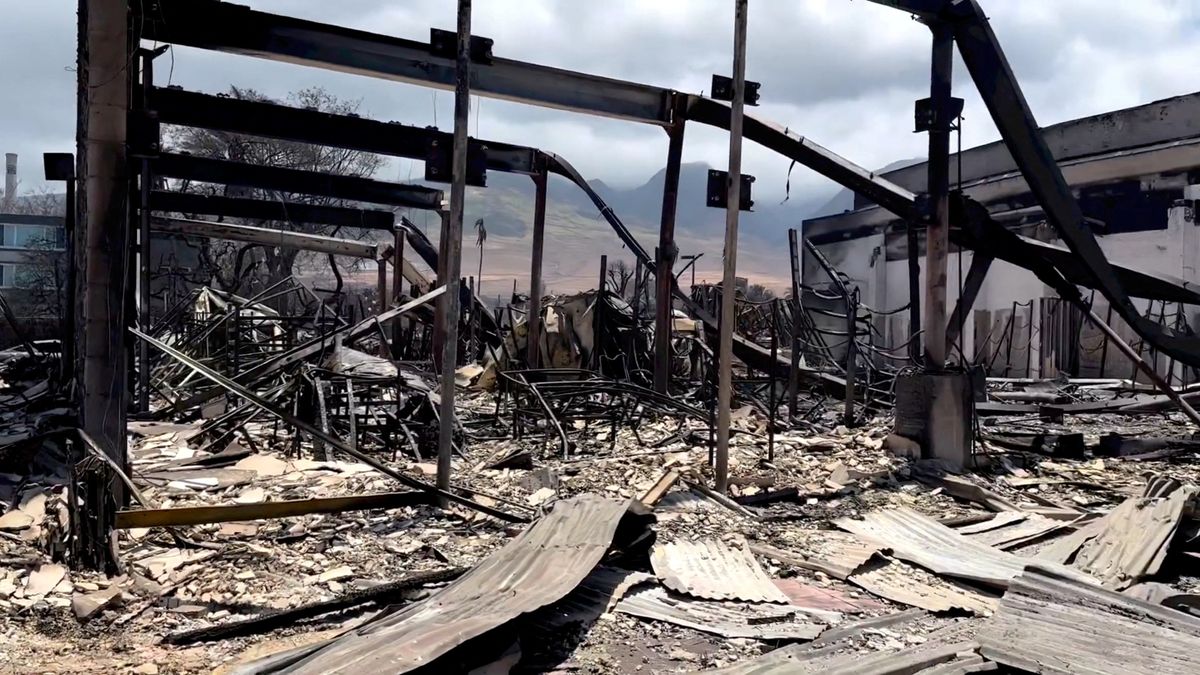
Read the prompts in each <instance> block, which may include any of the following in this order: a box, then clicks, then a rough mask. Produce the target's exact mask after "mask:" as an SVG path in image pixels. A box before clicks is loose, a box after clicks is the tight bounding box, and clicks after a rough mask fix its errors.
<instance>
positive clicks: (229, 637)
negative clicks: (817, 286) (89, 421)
mask: <svg viewBox="0 0 1200 675" xmlns="http://www.w3.org/2000/svg"><path fill="white" fill-rule="evenodd" d="M489 405H492V396H491V395H489V394H473V395H470V396H469V397H468V400H467V401H465V402H464V406H463V410H464V412H463V423H464V426H468V427H469V426H471V422H472V418H473V417H475V416H478V417H483V416H484V415H485V414H486V411H487V409H488V407H489ZM473 411H474V412H473ZM831 414H832V415H836V413H831ZM881 422H884V421H881ZM689 424H694V425H696V427H697V428H696V432H697V433H695V434H692V433H689V430H688V429H686V428H685V429H684V432H683V433H675V435H674V436H673V437H672V435H671V434H670V433H668V431H670V430H675V429H677V428H678V421H677V420H674V419H670V418H665V419H655V418H650V417H648V418H647V419H645V420H644V421H643V424H642V426H643V428H642V429H641V431H640V434H637V435H650V434H652V433H656V434H657V435H658V436H661V437H664V438H669V439H671V440H670V441H669V442H666V443H663V444H662V445H661V446H660V447H656V448H648V447H645V446H644V445H643V444H641V443H639V441H638V439H637V435H635V433H634V430H633V429H631V428H628V427H621V428H619V429H618V430H617V431H616V437H615V438H614V439H612V441H611V447H612V448H613V449H612V450H611V451H605V452H596V453H592V454H584V455H580V454H575V455H572V456H570V457H568V458H563V457H562V456H561V454H560V453H559V452H557V447H555V446H553V445H548V444H546V443H545V442H544V439H542V438H541V437H539V436H525V437H523V438H519V439H512V438H496V439H492V440H473V441H471V442H469V443H467V444H465V447H464V452H463V454H462V456H460V457H458V458H456V459H455V462H454V475H455V477H456V481H457V482H458V484H459V485H460V487H462V488H463V489H465V490H470V491H474V492H476V493H479V494H488V495H491V497H476V499H477V500H478V501H479V503H481V504H485V505H487V504H491V505H493V506H497V507H498V506H504V507H505V508H509V509H512V510H513V511H514V512H515V511H517V510H518V505H519V506H521V507H524V508H523V509H522V510H520V512H519V513H520V515H522V516H533V517H532V520H533V522H532V523H531V524H529V525H525V524H520V523H513V522H505V521H504V520H501V519H498V518H495V517H491V516H489V515H486V514H484V513H482V512H480V511H478V510H475V509H473V508H470V507H469V506H464V505H460V504H450V505H449V506H447V507H446V508H441V507H439V506H438V505H436V504H435V503H434V500H431V499H426V498H424V497H425V495H424V494H421V493H418V494H421V497H422V499H416V498H414V497H412V496H411V495H412V494H413V493H403V492H402V493H396V492H389V490H394V489H395V482H396V481H395V479H394V478H393V477H392V476H389V475H387V474H386V473H384V472H381V471H379V470H378V469H377V468H375V467H372V466H370V465H368V464H365V463H361V462H357V461H347V459H349V458H346V459H340V458H338V459H334V458H331V459H312V458H310V457H311V453H308V452H305V453H301V454H300V455H297V454H296V453H295V452H293V448H294V445H295V442H294V441H295V439H294V434H293V432H292V431H290V430H289V429H287V428H280V429H276V428H275V425H274V422H272V421H269V420H250V421H248V422H246V423H245V424H244V425H243V426H242V427H241V431H239V432H238V434H236V435H235V436H234V437H233V438H232V440H230V441H229V443H228V445H226V446H225V447H223V448H221V449H220V450H216V451H213V450H212V449H209V450H206V451H203V452H199V451H198V446H203V445H206V444H205V443H203V442H200V443H198V442H197V438H198V435H199V432H200V430H202V429H203V427H204V425H205V422H204V421H195V422H189V423H162V422H132V423H131V424H130V434H131V438H132V439H133V449H132V451H131V454H132V466H133V472H132V475H131V477H130V478H131V480H132V482H133V483H134V484H135V485H136V487H137V489H138V491H139V498H138V499H139V500H144V503H143V504H142V506H143V507H144V508H141V509H136V510H132V511H131V513H130V514H127V517H129V518H134V519H136V518H143V519H145V518H150V519H152V520H151V521H145V522H155V523H159V524H156V525H154V526H141V525H143V524H144V523H139V522H137V521H136V520H130V521H128V522H121V523H120V524H119V525H120V527H121V529H120V530H119V536H118V538H117V542H116V545H117V546H118V548H119V556H118V558H119V559H120V560H121V561H122V564H123V565H124V569H123V570H122V572H123V573H122V574H120V575H117V576H111V577H105V576H103V575H100V574H98V573H94V572H86V571H82V570H73V569H69V566H68V564H65V563H63V562H56V561H55V560H54V559H53V557H52V551H53V547H50V548H47V542H48V536H49V535H50V534H53V536H61V533H62V532H63V531H64V525H65V522H64V521H63V514H64V513H65V509H63V508H62V507H61V505H62V501H63V497H62V495H63V492H62V490H63V488H62V483H63V481H64V477H63V476H61V475H57V476H56V475H53V474H38V473H37V472H32V473H30V474H28V475H25V476H23V477H22V478H21V480H20V481H19V483H17V484H14V485H12V486H10V493H9V496H8V499H7V500H6V501H7V503H8V504H9V505H10V508H9V509H8V510H7V511H6V512H5V513H4V514H3V516H0V530H2V531H0V535H2V536H3V538H2V539H0V545H2V546H3V549H2V552H0V556H2V557H3V561H4V571H3V577H0V609H2V610H3V613H4V614H3V625H4V627H5V628H4V629H5V632H6V636H7V640H6V644H7V646H6V652H5V656H6V658H8V659H9V660H10V661H12V662H14V663H15V662H18V661H21V662H27V663H39V664H40V665H39V669H41V670H44V671H50V672H53V671H55V670H58V671H68V670H69V671H71V672H80V671H87V670H88V669H89V668H91V670H94V671H96V672H101V671H103V672H110V671H113V670H121V669H128V670H137V671H138V672H158V671H160V670H161V671H162V672H198V671H208V670H211V669H212V668H214V667H217V666H222V667H225V668H234V667H236V668H237V669H239V672H284V671H287V672H330V671H334V672H364V671H369V670H370V669H372V668H384V664H386V668H385V669H386V670H388V672H408V671H410V670H420V669H426V670H429V671H430V672H435V671H436V672H467V671H470V670H472V669H474V668H480V667H487V668H490V669H491V670H487V671H486V672H554V671H559V672H568V671H579V670H582V671H585V672H613V673H617V672H622V673H624V672H637V671H644V672H693V671H710V672H729V673H738V672H756V673H758V672H781V673H783V672H787V673H795V672H847V673H849V672H881V673H884V672H886V673H893V672H894V673H900V672H905V673H911V672H930V673H941V672H974V671H977V670H984V669H988V668H993V667H995V666H994V664H1001V665H1002V666H1004V667H1005V668H1010V669H1016V670H1027V671H1031V672H1116V671H1113V670H1112V663H1113V662H1114V659H1117V658H1118V656H1117V655H1119V654H1126V653H1128V654H1138V655H1139V656H1138V658H1137V659H1135V660H1134V661H1131V662H1129V663H1123V665H1122V670H1121V672H1151V670H1153V671H1154V672H1156V673H1172V672H1180V673H1182V672H1195V669H1196V668H1197V666H1198V665H1200V664H1198V663H1197V657H1196V656H1195V654H1197V653H1200V652H1197V651H1196V650H1194V649H1189V647H1193V646H1195V643H1196V641H1197V640H1198V639H1200V632H1198V631H1197V627H1198V626H1200V619H1198V618H1196V617H1194V616H1191V614H1192V613H1196V612H1200V603H1197V602H1196V601H1195V596H1194V595H1193V594H1194V593H1195V591H1196V589H1197V587H1198V586H1200V579H1197V578H1196V577H1195V576H1193V575H1194V572H1192V573H1191V574H1189V572H1188V570H1189V569H1192V570H1194V569H1195V559H1196V558H1197V557H1198V556H1200V553H1197V549H1198V548H1200V547H1196V546H1195V545H1194V541H1193V538H1194V536H1195V533H1196V532H1197V531H1198V530H1200V524H1198V523H1197V521H1196V520H1195V513H1196V510H1195V506H1196V494H1197V490H1196V487H1195V485H1196V483H1197V480H1198V479H1200V471H1197V468H1196V465H1194V464H1189V463H1187V462H1183V463H1181V460H1185V459H1187V458H1189V457H1192V456H1194V453H1193V454H1188V453H1186V452H1185V453H1182V454H1179V453H1177V454H1174V455H1173V456H1172V457H1170V458H1168V459H1165V460H1142V461H1138V460H1126V459H1122V458H1110V457H1093V456H1091V454H1092V453H1093V452H1094V451H1096V450H1098V449H1099V438H1098V436H1097V435H1093V434H1088V437H1087V442H1086V443H1085V447H1086V454H1087V455H1088V456H1085V457H1083V458H1069V457H1051V456H1047V455H1045V454H1038V453H1033V452H1025V451H1019V450H1005V449H1001V448H995V447H992V446H990V445H987V444H985V445H984V446H983V447H984V449H985V450H986V449H991V450H994V452H990V453H989V454H985V455H980V456H979V459H980V464H981V468H980V469H978V470H976V471H975V472H973V473H967V474H961V473H960V474H956V473H953V472H950V471H947V469H948V468H949V467H944V466H940V465H938V464H937V463H934V462H930V461H927V460H926V461H922V460H912V459H909V458H906V457H901V456H897V455H896V454H893V453H892V452H889V451H888V449H887V447H885V446H887V445H888V444H889V443H890V441H889V440H888V431H887V426H886V425H885V424H882V423H881V424H880V425H879V426H876V427H867V428H862V429H855V430H850V429H846V428H844V427H836V426H829V427H825V428H824V431H814V432H811V433H805V434H801V433H799V432H794V431H793V432H785V433H779V434H777V435H776V436H775V438H774V458H773V460H771V461H767V459H766V438H765V437H764V436H765V434H763V433H762V430H763V428H764V425H765V420H764V419H763V418H762V416H761V415H760V414H759V413H757V412H756V411H753V410H748V411H746V412H745V413H743V414H741V415H738V416H736V420H735V422H734V426H735V430H736V432H737V433H735V434H734V436H733V447H732V450H731V455H732V457H731V474H732V484H733V486H732V488H731V493H730V495H729V496H722V495H719V494H717V493H714V492H712V491H711V490H710V489H709V488H708V487H707V485H709V484H711V473H710V472H711V470H710V468H709V462H708V448H707V446H706V445H705V444H702V443H694V442H692V441H691V440H688V439H693V438H696V437H698V436H700V435H701V434H700V425H699V423H698V422H685V427H686V426H687V425H689ZM604 426H605V429H608V427H607V425H604ZM582 433H583V432H582V430H581V435H582ZM586 433H587V434H597V433H600V430H599V429H593V430H590V431H587V432H586ZM251 445H253V447H254V449H253V450H252V449H250V446H251ZM605 445H606V446H607V445H609V441H608V440H607V439H606V443H605ZM304 447H305V448H307V447H308V446H307V444H306V445H305V446H304ZM306 455H307V456H306ZM392 466H393V467H395V468H396V470H398V471H401V472H403V473H404V474H405V475H407V476H410V477H412V478H413V479H415V480H422V479H424V478H426V477H428V476H430V475H432V474H433V473H434V472H435V471H436V468H435V467H434V466H433V465H432V464H430V463H429V462H427V461H418V460H417V459H416V458H409V459H407V460H406V459H404V458H401V457H398V458H397V460H396V461H395V462H394V463H393V464H392ZM1167 476H1171V477H1170V478H1168V477H1167ZM364 498H373V499H379V500H381V501H378V502H337V501H336V500H361V499H364ZM388 499H393V500H396V501H393V502H391V503H389V502H388V501H387V500H388ZM297 503H301V504H305V505H306V507H307V508H309V509H312V508H314V505H316V504H320V505H321V509H324V510H325V512H309V513H305V514H303V515H292V516H287V515H284V516H278V517H270V518H268V519H263V518H264V517H265V516H264V515H263V514H264V513H267V512H266V511H258V512H256V511H253V510H251V511H237V509H247V508H250V509H255V508H258V509H287V508H293V507H292V506H291V505H293V504H297ZM206 509H207V511H205V510H206ZM321 509H318V510H321ZM348 509H353V510H348ZM135 512H136V513H135ZM247 513H249V514H250V515H251V516H255V517H254V518H253V519H242V518H243V517H244V516H245V514H247ZM272 513H274V512H272ZM281 513H286V511H284V512H281ZM227 516H228V517H229V518H230V519H228V520H225V518H226V517H227ZM202 517H203V518H207V519H208V521H206V522H203V523H202V524H186V523H187V522H189V521H188V519H189V518H191V519H193V520H194V519H196V518H202ZM155 518H157V519H160V520H153V519H155ZM163 518H175V519H176V522H173V523H171V524H170V526H169V527H167V526H160V524H161V523H162V522H163V521H162V520H161V519H163ZM59 550H60V551H61V550H63V549H62V547H61V546H60V547H59ZM59 559H60V560H61V559H62V558H61V556H60V558H59ZM68 562H69V561H68ZM451 626H453V630H447V629H448V628H450V627H451ZM1096 634H1099V635H1103V636H1105V638H1104V640H1097V639H1094V638H1092V637H1091V636H1093V635H1096ZM84 651H86V652H87V653H89V654H93V655H94V663H93V664H91V665H85V666H83V667H81V666H80V664H79V663H78V662H75V661H73V659H72V657H70V656H68V654H73V653H80V652H84ZM1089 669H1090V670H1089ZM480 672H484V671H480Z"/></svg>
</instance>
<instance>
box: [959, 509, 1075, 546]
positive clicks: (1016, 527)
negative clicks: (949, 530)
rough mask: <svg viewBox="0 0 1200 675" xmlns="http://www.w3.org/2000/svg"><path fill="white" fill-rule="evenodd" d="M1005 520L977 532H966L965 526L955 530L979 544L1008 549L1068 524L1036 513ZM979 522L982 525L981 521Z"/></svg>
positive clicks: (1005, 514)
mask: <svg viewBox="0 0 1200 675" xmlns="http://www.w3.org/2000/svg"><path fill="white" fill-rule="evenodd" d="M1012 513H1014V512H1012V511H1008V512H1005V513H1000V514H997V515H996V517H995V518H994V519H993V520H1001V518H1002V517H1004V516H1009V514H1012ZM1005 520H1007V521H1008V522H1003V523H1000V524H999V525H997V526H996V527H993V528H989V529H986V530H980V531H977V532H967V531H966V528H958V529H957V530H955V531H956V532H959V533H962V534H964V535H966V536H967V537H968V538H970V539H973V540H975V541H977V542H979V543H981V544H986V545H988V546H994V547H996V548H999V549H1004V550H1008V549H1010V548H1016V547H1018V546H1021V545H1022V544H1026V543H1028V542H1031V541H1033V540H1035V539H1039V538H1041V537H1044V536H1046V535H1048V534H1050V533H1052V532H1054V531H1056V530H1061V529H1064V528H1066V527H1068V525H1069V524H1068V523H1066V522H1063V521H1061V520H1054V519H1053V518H1047V517H1046V516H1043V515H1039V514H1036V513H1028V514H1020V517H1018V518H1011V517H1010V518H1005ZM979 524H980V525H982V524H983V523H979Z"/></svg>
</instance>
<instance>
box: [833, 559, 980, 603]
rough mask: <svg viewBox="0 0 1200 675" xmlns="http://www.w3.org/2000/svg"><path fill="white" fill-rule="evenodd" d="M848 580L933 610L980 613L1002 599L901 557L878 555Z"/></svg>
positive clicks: (894, 598)
mask: <svg viewBox="0 0 1200 675" xmlns="http://www.w3.org/2000/svg"><path fill="white" fill-rule="evenodd" d="M848 581H849V582H850V583H852V584H854V585H856V586H858V587H860V588H862V589H863V590H866V591H868V592H870V593H873V594H874V595H877V596H879V597H881V598H884V599H886V600H891V601H892V602H898V603H901V604H904V605H908V606H910V607H920V608H921V609H927V610H929V611H931V612H949V611H951V610H955V609H961V610H964V611H967V612H971V613H972V614H977V615H980V616H987V615H990V614H991V613H992V612H994V611H996V603H997V601H998V598H995V597H993V596H989V595H986V594H984V593H982V592H980V591H977V590H975V589H973V588H968V587H966V586H964V585H963V584H959V583H955V582H954V581H953V580H951V579H943V578H941V577H939V576H937V575H935V574H930V573H929V572H926V571H925V570H923V569H920V568H918V567H914V566H912V565H909V564H907V563H903V562H900V561H899V560H892V559H890V558H882V557H881V558H878V559H876V560H872V561H871V562H869V563H867V564H866V565H863V566H862V567H861V568H860V569H859V570H858V571H857V572H855V573H854V574H852V575H851V576H850V578H849V579H848Z"/></svg>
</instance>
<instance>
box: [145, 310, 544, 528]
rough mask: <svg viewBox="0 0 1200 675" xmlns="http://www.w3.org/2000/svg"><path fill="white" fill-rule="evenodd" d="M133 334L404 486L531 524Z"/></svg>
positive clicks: (156, 342) (150, 339)
mask: <svg viewBox="0 0 1200 675" xmlns="http://www.w3.org/2000/svg"><path fill="white" fill-rule="evenodd" d="M130 331H132V332H133V334H134V335H136V336H137V337H139V338H141V339H143V340H148V341H149V342H150V344H151V345H152V346H153V347H155V348H156V349H158V350H160V351H162V352H163V353H165V354H167V355H168V356H170V357H171V358H173V359H175V360H177V361H181V362H183V363H185V364H187V366H188V367H189V368H191V369H192V370H195V371H196V372H197V373H199V374H200V375H203V376H204V377H206V378H208V379H210V380H212V381H213V382H214V383H216V384H217V385H219V386H220V387H221V388H222V389H225V390H226V391H229V392H232V393H234V394H236V395H237V396H239V397H241V398H243V399H245V400H246V401H248V402H250V403H253V404H254V405H256V406H257V407H259V408H261V409H262V410H264V411H266V412H267V413H270V414H271V415H273V416H275V417H278V418H279V419H280V420H281V421H282V422H284V423H285V424H289V425H291V426H293V427H295V428H296V429H297V430H299V431H303V432H304V433H306V434H308V435H309V436H310V437H312V438H315V439H319V440H321V441H323V442H324V443H325V444H326V445H327V446H329V447H332V448H334V449H336V450H339V451H341V452H343V453H345V454H347V455H349V456H351V457H353V458H355V459H357V460H358V461H360V462H362V463H363V464H366V465H367V466H370V467H371V468H373V469H375V470H376V471H379V472H380V473H382V474H384V475H385V476H388V477H391V478H393V479H395V480H397V481H399V482H400V483H401V484H403V485H407V486H409V487H412V488H416V489H418V490H423V491H426V492H429V493H432V494H434V495H436V496H438V497H442V498H444V499H446V500H449V501H452V502H455V503H457V504H461V505H463V506H466V507H468V508H471V509H474V510H476V511H480V512H482V513H486V514H487V515H489V516H494V517H496V518H500V519H502V520H507V521H509V522H528V519H527V518H525V517H524V516H518V515H514V514H511V513H507V512H504V511H501V510H499V509H495V508H492V507H490V506H485V505H483V504H479V503H478V502H475V501H473V500H471V499H468V498H466V497H461V496H459V495H457V494H455V493H454V492H452V491H451V489H462V488H451V489H443V488H439V487H437V486H434V485H430V484H428V483H426V482H424V481H421V480H418V479H416V478H413V477H411V476H408V475H405V474H403V473H400V472H399V471H396V470H395V469H393V468H391V467H389V466H387V465H386V464H384V463H382V462H380V461H379V460H377V459H375V458H374V457H372V456H371V455H368V454H366V453H363V452H359V451H358V450H355V449H354V448H352V447H350V446H349V445H347V444H346V443H344V442H343V441H342V440H341V439H339V438H337V437H336V436H333V435H331V434H327V433H325V432H324V431H322V430H320V429H318V428H317V427H315V426H313V425H312V424H310V423H308V422H305V421H304V420H302V419H300V418H298V417H296V416H295V415H292V414H290V413H288V412H286V411H284V410H283V409H281V408H279V407H278V406H276V405H275V404H273V403H271V402H269V401H267V400H266V399H264V398H263V397H261V396H259V395H258V394H256V393H255V392H253V391H251V390H249V389H247V388H246V387H244V386H242V385H240V384H238V383H236V382H234V381H233V380H230V379H229V378H227V377H225V376H224V375H221V374H220V373H218V372H216V371H214V370H212V369H211V368H208V367H207V366H205V365H203V364H201V363H199V362H197V361H195V360H193V359H191V358H190V357H188V356H187V355H186V354H183V353H182V352H180V351H179V350H177V349H175V348H174V347H172V346H170V345H168V344H166V343H164V342H162V341H160V340H157V339H155V338H152V337H150V336H149V335H146V334H144V333H142V332H141V331H139V330H137V329H136V328H130ZM472 492H473V493H474V494H483V493H481V492H479V491H476V490H472ZM501 501H504V500H501ZM506 503H510V502H506Z"/></svg>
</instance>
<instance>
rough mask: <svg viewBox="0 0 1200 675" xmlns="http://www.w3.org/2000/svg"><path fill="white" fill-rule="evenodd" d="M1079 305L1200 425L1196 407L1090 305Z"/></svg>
mask: <svg viewBox="0 0 1200 675" xmlns="http://www.w3.org/2000/svg"><path fill="white" fill-rule="evenodd" d="M1079 307H1080V309H1082V310H1083V311H1084V312H1085V313H1086V316H1087V318H1088V319H1090V320H1091V322H1092V323H1093V324H1095V326H1096V327H1097V328H1099V329H1100V330H1101V332H1103V333H1104V335H1105V336H1107V337H1108V339H1109V340H1112V343H1113V344H1114V345H1116V346H1117V349H1119V350H1121V353H1123V354H1125V356H1127V357H1129V360H1130V361H1133V364H1134V366H1136V367H1137V368H1139V369H1140V370H1141V371H1142V372H1143V373H1145V374H1146V377H1148V378H1150V381H1151V382H1153V383H1154V385H1155V386H1157V387H1158V388H1159V390H1160V391H1162V393H1163V394H1165V395H1166V396H1167V398H1169V399H1171V400H1172V401H1174V402H1175V405H1177V406H1179V409H1180V410H1182V411H1183V414H1184V415H1187V417H1188V419H1190V420H1191V421H1192V422H1193V423H1194V424H1197V425H1200V414H1197V413H1196V409H1195V408H1193V407H1192V406H1191V405H1190V404H1189V403H1188V402H1187V401H1186V400H1184V399H1183V397H1182V396H1180V395H1179V393H1178V392H1176V391H1175V390H1174V389H1173V388H1171V385H1170V384H1168V383H1167V381H1166V380H1164V379H1163V378H1162V376H1161V375H1159V374H1158V371H1156V370H1154V368H1151V367H1150V364H1149V363H1146V360H1145V359H1143V358H1142V357H1141V355H1140V354H1138V353H1137V352H1135V351H1134V350H1133V347H1130V346H1129V345H1128V344H1126V343H1125V341H1124V340H1122V339H1121V336H1120V335H1117V331H1115V330H1113V329H1112V327H1111V326H1109V325H1108V324H1107V323H1104V322H1103V321H1101V320H1100V317H1098V316H1096V312H1095V311H1093V310H1092V308H1091V307H1089V306H1085V305H1084V304H1083V302H1080V303H1079Z"/></svg>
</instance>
